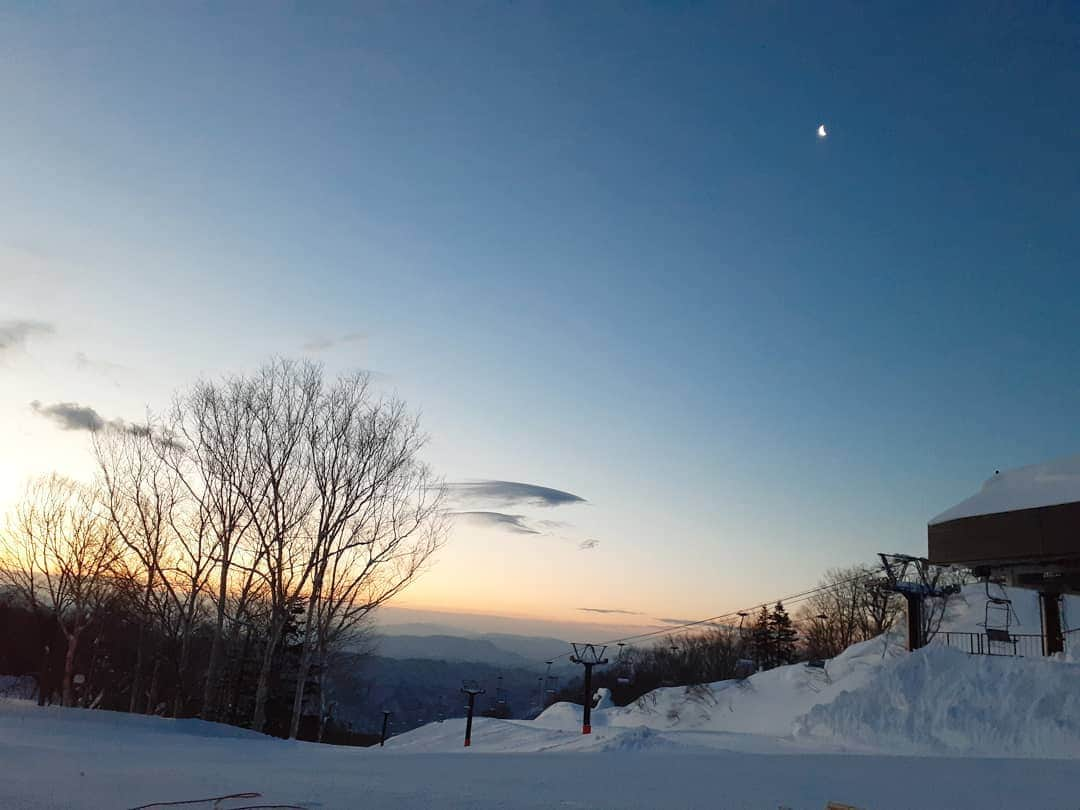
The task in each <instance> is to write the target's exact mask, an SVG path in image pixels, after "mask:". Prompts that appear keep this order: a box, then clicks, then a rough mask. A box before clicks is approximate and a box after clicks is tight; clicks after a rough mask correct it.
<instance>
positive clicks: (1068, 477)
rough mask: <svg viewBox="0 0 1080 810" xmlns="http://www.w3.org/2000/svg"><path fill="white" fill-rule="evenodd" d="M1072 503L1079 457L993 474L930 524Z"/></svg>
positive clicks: (1079, 486) (1079, 476) (1079, 477)
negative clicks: (980, 486)
mask: <svg viewBox="0 0 1080 810" xmlns="http://www.w3.org/2000/svg"><path fill="white" fill-rule="evenodd" d="M1073 501H1080V455H1075V456H1069V457H1068V458H1063V459H1059V460H1057V461H1050V462H1047V463H1045V464H1032V465H1030V466H1027V467H1017V468H1016V469H1015V470H1006V471H1005V472H1003V473H996V474H995V475H994V476H993V477H991V478H988V479H987V480H986V483H984V484H983V485H982V489H980V490H979V491H978V492H977V493H975V494H974V495H972V496H971V497H970V498H968V499H967V500H966V501H961V502H960V503H958V504H957V505H956V506H954V507H953V508H952V509H948V510H946V511H944V512H942V513H941V514H940V515H938V516H937V517H935V518H934V519H933V520H931V521H930V525H931V526H934V525H936V524H938V523H946V522H947V521H950V520H959V519H960V518H966V517H975V516H976V515H994V514H998V513H999V512H1015V511H1017V510H1019V509H1034V508H1036V507H1039V506H1055V505H1057V504H1062V503H1072V502H1073Z"/></svg>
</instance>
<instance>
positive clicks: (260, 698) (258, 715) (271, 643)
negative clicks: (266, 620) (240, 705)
mask: <svg viewBox="0 0 1080 810" xmlns="http://www.w3.org/2000/svg"><path fill="white" fill-rule="evenodd" d="M284 629H285V616H284V615H281V616H280V617H279V616H275V617H274V619H273V621H272V623H271V628H270V637H269V638H268V639H267V640H266V650H265V652H264V653H263V661H262V667H260V668H259V683H258V686H256V687H255V711H254V712H253V713H252V715H251V728H252V729H253V730H254V731H258V732H260V733H261V732H262V731H264V730H265V729H266V701H267V700H269V698H270V676H271V675H272V674H273V669H274V653H275V651H276V650H277V645H278V642H279V641H281V633H282V631H283V630H284Z"/></svg>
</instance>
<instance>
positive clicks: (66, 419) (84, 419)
mask: <svg viewBox="0 0 1080 810" xmlns="http://www.w3.org/2000/svg"><path fill="white" fill-rule="evenodd" d="M30 410H32V411H33V412H34V413H36V414H37V415H38V416H43V417H45V418H46V419H49V420H51V421H52V422H54V423H55V424H56V425H58V426H59V427H60V429H61V430H89V431H91V432H93V431H96V430H101V429H102V428H103V427H105V424H106V423H105V420H104V419H103V418H102V416H101V414H99V413H98V412H97V411H95V410H94V409H93V408H91V407H90V406H89V405H80V404H79V403H78V402H55V403H53V404H52V405H42V404H41V402H40V401H38V400H36V399H35V400H34V401H33V402H31V403H30Z"/></svg>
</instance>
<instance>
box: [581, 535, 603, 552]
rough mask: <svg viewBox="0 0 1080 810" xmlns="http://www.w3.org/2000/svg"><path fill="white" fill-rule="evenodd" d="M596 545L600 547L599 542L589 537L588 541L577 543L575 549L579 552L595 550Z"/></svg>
mask: <svg viewBox="0 0 1080 810" xmlns="http://www.w3.org/2000/svg"><path fill="white" fill-rule="evenodd" d="M598 545H600V541H599V540H595V539H593V538H591V537H590V538H589V539H587V540H582V541H581V542H580V543H578V544H577V547H578V549H579V550H581V551H588V550H589V549H590V548H596V547H597V546H598Z"/></svg>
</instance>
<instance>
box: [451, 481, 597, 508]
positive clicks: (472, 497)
mask: <svg viewBox="0 0 1080 810" xmlns="http://www.w3.org/2000/svg"><path fill="white" fill-rule="evenodd" d="M446 490H447V492H448V493H449V494H450V496H451V497H452V498H454V499H456V500H458V501H460V502H464V503H478V504H490V505H492V506H517V505H522V506H565V505H568V504H574V503H587V501H586V500H585V499H584V498H582V497H581V496H580V495H574V494H573V493H570V492H564V491H563V490H561V489H552V488H551V487H542V486H540V485H538V484H523V483H521V482H519V481H493V480H485V481H459V482H456V483H450V484H447V485H446Z"/></svg>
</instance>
